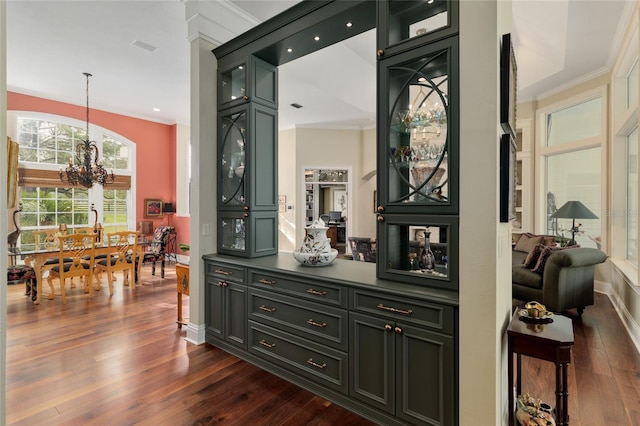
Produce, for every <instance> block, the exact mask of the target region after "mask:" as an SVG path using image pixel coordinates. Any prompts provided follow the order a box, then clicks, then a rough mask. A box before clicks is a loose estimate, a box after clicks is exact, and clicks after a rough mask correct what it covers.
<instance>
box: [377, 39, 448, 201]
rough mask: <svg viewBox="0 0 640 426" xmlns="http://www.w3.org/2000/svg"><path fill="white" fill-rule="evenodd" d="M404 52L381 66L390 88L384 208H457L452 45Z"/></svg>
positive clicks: (384, 165) (384, 161) (387, 112)
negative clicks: (410, 54) (409, 55)
mask: <svg viewBox="0 0 640 426" xmlns="http://www.w3.org/2000/svg"><path fill="white" fill-rule="evenodd" d="M402 57H403V55H398V56H397V57H395V58H393V59H396V58H397V60H393V59H390V60H387V61H385V63H386V66H385V68H384V73H385V77H386V83H387V84H388V87H389V90H388V91H387V92H386V93H385V96H388V98H387V99H386V101H387V102H388V103H387V104H386V105H387V110H386V123H385V128H386V129H387V132H386V135H383V137H384V140H383V143H384V144H385V146H384V149H383V150H382V151H381V154H383V155H381V157H382V158H383V160H382V161H381V163H383V164H381V166H382V167H381V168H382V169H383V170H384V172H383V173H384V174H385V175H386V176H384V179H383V180H382V182H381V184H382V185H384V186H385V188H384V196H385V197H384V200H383V202H384V203H385V207H386V209H387V210H386V211H387V212H389V210H388V209H389V208H391V209H392V210H393V207H394V206H395V207H402V208H403V209H404V208H406V207H407V206H412V205H414V206H419V207H424V206H433V207H436V209H435V211H443V212H444V211H445V210H451V209H455V205H457V203H455V202H453V199H452V197H453V196H455V194H454V190H455V188H456V186H455V185H453V184H452V177H453V178H454V179H455V177H456V173H455V170H454V171H453V172H454V173H452V169H451V166H452V164H451V163H452V162H451V159H452V155H451V154H452V152H453V151H454V150H452V147H455V146H456V145H454V144H453V143H452V139H453V135H452V132H451V129H452V108H451V99H450V88H451V87H454V86H453V85H452V81H451V74H450V69H451V66H450V57H451V52H450V49H439V50H431V51H430V52H429V53H425V54H424V55H421V56H419V57H417V58H416V57H415V53H414V56H413V58H411V59H409V60H405V61H403V60H402ZM390 62H391V63H390ZM454 128H455V127H454ZM456 143H457V142H456ZM456 180H457V179H456ZM438 206H440V207H438ZM398 212H399V210H398Z"/></svg>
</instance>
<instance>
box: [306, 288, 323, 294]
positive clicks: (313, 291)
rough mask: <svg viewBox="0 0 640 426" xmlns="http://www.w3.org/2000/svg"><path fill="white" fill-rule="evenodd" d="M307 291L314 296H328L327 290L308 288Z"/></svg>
mask: <svg viewBox="0 0 640 426" xmlns="http://www.w3.org/2000/svg"><path fill="white" fill-rule="evenodd" d="M307 293H309V294H313V295H314V296H326V295H327V292H326V291H318V290H314V289H312V288H309V289H307Z"/></svg>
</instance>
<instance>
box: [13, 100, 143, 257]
mask: <svg viewBox="0 0 640 426" xmlns="http://www.w3.org/2000/svg"><path fill="white" fill-rule="evenodd" d="M9 125H10V133H11V134H13V135H15V140H16V141H18V144H19V145H20V150H19V179H18V187H19V202H21V203H22V213H21V215H20V217H21V219H20V227H21V229H22V234H21V236H20V242H19V244H20V246H21V247H22V249H23V250H29V249H30V248H32V247H33V244H34V239H33V232H32V231H33V230H34V229H41V228H57V227H59V226H60V225H61V224H65V225H67V228H68V229H69V230H73V229H74V228H80V227H88V226H94V224H95V222H96V221H97V222H99V223H101V224H102V227H103V228H104V232H105V233H108V232H113V231H117V230H126V229H135V202H134V194H135V191H134V188H132V182H135V168H134V165H135V152H136V145H135V143H133V142H131V141H129V140H127V139H126V138H124V137H122V136H120V135H117V134H115V133H114V132H111V131H109V130H108V129H104V128H102V127H99V126H96V125H90V126H89V135H90V138H91V140H94V141H95V142H96V145H97V147H98V150H99V153H100V159H101V160H102V161H103V164H104V166H105V168H107V169H108V170H113V172H114V174H115V175H116V179H115V182H114V183H113V184H108V185H106V186H105V187H102V186H101V185H99V184H96V185H94V186H93V187H92V188H89V189H87V188H85V187H82V186H70V185H69V184H68V183H66V182H63V181H61V180H60V177H59V170H60V169H61V168H64V167H66V165H67V164H68V163H69V161H70V159H71V158H72V154H73V153H74V149H75V146H76V145H77V144H79V143H81V142H82V140H83V139H85V138H86V137H87V135H86V133H87V132H86V123H83V122H81V121H79V120H75V119H71V118H68V117H62V116H55V115H51V114H43V113H32V112H18V111H13V112H11V113H10V118H9ZM12 128H13V129H12ZM12 130H13V131H12ZM92 208H93V209H92ZM94 210H95V212H97V217H96V214H95V213H94Z"/></svg>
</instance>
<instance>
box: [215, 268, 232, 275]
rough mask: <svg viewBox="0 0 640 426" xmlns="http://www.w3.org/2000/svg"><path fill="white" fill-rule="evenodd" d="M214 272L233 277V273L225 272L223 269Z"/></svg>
mask: <svg viewBox="0 0 640 426" xmlns="http://www.w3.org/2000/svg"><path fill="white" fill-rule="evenodd" d="M214 272H215V273H216V274H222V275H233V272H227V271H225V270H223V269H216V270H215V271H214Z"/></svg>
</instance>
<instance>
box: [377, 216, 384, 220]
mask: <svg viewBox="0 0 640 426" xmlns="http://www.w3.org/2000/svg"><path fill="white" fill-rule="evenodd" d="M377 219H378V222H384V216H382V215H381V214H379V215H378V217H377Z"/></svg>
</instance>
